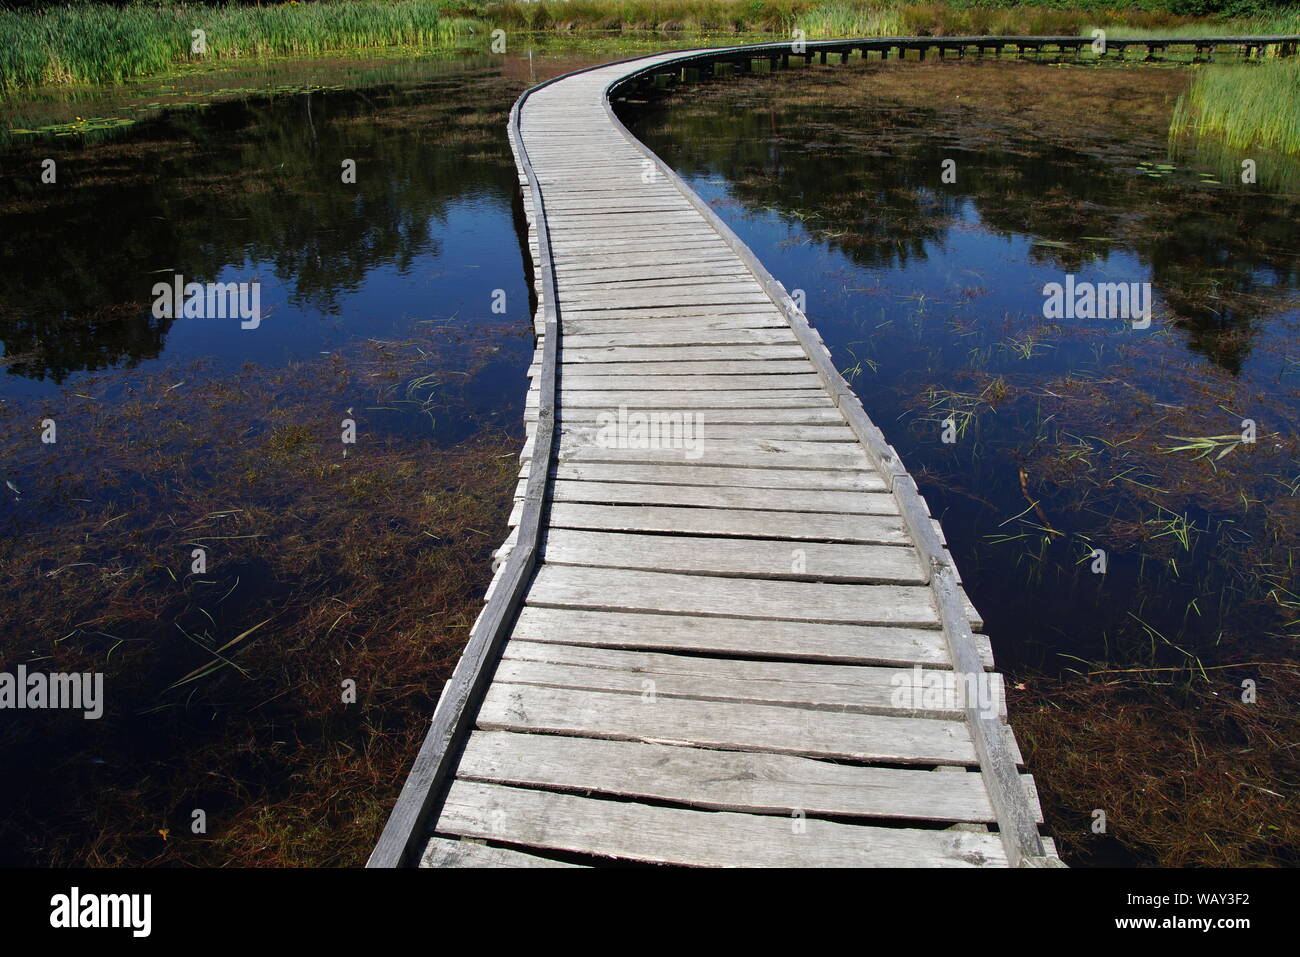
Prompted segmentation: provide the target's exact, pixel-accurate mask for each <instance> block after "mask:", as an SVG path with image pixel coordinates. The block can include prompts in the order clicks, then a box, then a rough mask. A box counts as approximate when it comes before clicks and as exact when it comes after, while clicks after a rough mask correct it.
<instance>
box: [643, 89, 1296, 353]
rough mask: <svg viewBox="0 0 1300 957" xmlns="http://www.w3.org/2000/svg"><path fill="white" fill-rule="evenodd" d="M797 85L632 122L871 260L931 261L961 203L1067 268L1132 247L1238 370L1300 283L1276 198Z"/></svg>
mask: <svg viewBox="0 0 1300 957" xmlns="http://www.w3.org/2000/svg"><path fill="white" fill-rule="evenodd" d="M788 81H789V83H790V85H789V86H788V87H787V88H786V91H787V92H788V93H789V94H790V95H791V96H792V97H794V96H804V100H803V101H801V102H799V103H797V105H796V104H793V103H792V105H790V106H783V105H782V104H781V99H780V98H781V96H782V93H783V91H782V88H781V86H780V84H776V83H774V84H769V85H764V87H763V88H762V91H761V92H760V93H758V94H757V95H756V96H755V95H754V94H749V95H748V96H747V95H746V93H745V92H742V91H741V90H738V89H737V88H735V87H732V88H731V89H730V91H728V93H729V95H720V99H721V101H722V102H725V103H738V104H739V105H740V108H738V109H730V110H720V109H719V99H713V98H705V97H697V98H695V99H692V96H691V94H688V95H687V96H686V97H685V98H681V99H678V100H675V101H674V103H673V105H672V106H671V108H669V109H664V108H662V107H659V106H651V107H648V108H646V109H645V111H644V112H643V113H642V114H640V115H639V116H638V117H637V118H636V129H637V131H638V133H639V134H642V135H643V136H644V138H645V139H646V141H647V143H648V144H649V145H650V146H651V147H652V148H653V149H654V150H655V151H656V152H658V153H659V154H660V155H661V156H664V157H665V159H667V160H668V161H669V162H670V163H672V164H673V165H674V166H675V168H677V169H678V170H679V171H680V172H682V173H683V174H685V175H690V176H699V177H702V178H707V177H709V176H716V175H719V174H720V175H722V176H724V177H725V178H726V179H727V180H728V189H729V191H730V193H731V194H732V195H733V196H734V197H735V198H736V199H737V200H739V201H740V202H741V203H743V204H744V205H745V206H747V207H750V208H759V207H769V208H772V209H774V210H776V211H777V212H778V214H779V215H781V216H782V217H783V218H784V219H786V220H787V221H789V222H793V221H795V220H799V221H801V222H802V223H803V225H804V227H805V228H806V229H807V230H808V232H809V233H810V234H812V235H813V236H815V237H816V238H818V239H820V240H822V241H825V242H827V243H829V244H830V245H832V246H834V247H835V248H837V249H839V250H840V251H841V252H842V253H843V254H844V255H845V256H846V257H848V258H849V259H850V260H852V261H853V262H855V263H857V264H858V265H860V266H863V267H866V268H888V267H891V266H903V265H906V264H907V263H908V262H909V261H911V260H914V259H923V258H925V255H926V248H927V246H929V245H930V244H931V243H935V242H942V241H944V240H945V239H946V237H947V235H948V233H949V231H950V230H951V229H952V228H953V226H954V225H955V224H956V223H957V222H958V220H959V219H960V217H961V208H962V206H963V205H964V204H966V203H969V204H971V206H972V207H973V208H974V209H975V210H976V211H977V212H978V214H979V218H980V220H981V222H982V224H983V226H984V228H986V229H989V230H991V231H992V232H994V233H995V234H999V235H1004V236H1010V235H1012V234H1019V235H1030V236H1034V237H1037V238H1039V239H1043V240H1047V241H1049V242H1052V243H1061V244H1064V245H1061V246H1044V245H1037V246H1034V247H1033V248H1032V250H1031V252H1030V256H1031V257H1032V258H1033V259H1034V260H1036V261H1039V262H1045V263H1051V264H1053V265H1054V266H1055V267H1056V268H1058V269H1060V270H1061V271H1062V272H1072V273H1077V272H1079V270H1080V269H1081V268H1082V267H1084V266H1087V265H1089V264H1091V263H1097V262H1103V261H1105V260H1106V259H1107V257H1108V250H1109V249H1110V248H1112V246H1113V245H1115V244H1122V245H1123V246H1124V247H1127V248H1129V249H1132V250H1133V252H1134V254H1135V255H1136V256H1137V258H1138V259H1139V261H1141V262H1142V263H1144V264H1145V265H1146V266H1147V267H1148V268H1149V269H1150V273H1151V282H1152V285H1153V288H1154V289H1155V291H1156V295H1157V297H1158V298H1161V299H1163V300H1164V302H1165V303H1166V304H1167V305H1168V306H1169V307H1170V308H1171V309H1172V310H1173V312H1174V321H1175V322H1176V324H1177V325H1178V326H1179V327H1180V328H1182V329H1183V330H1184V332H1185V333H1186V335H1187V341H1188V346H1189V348H1191V349H1193V350H1195V351H1197V352H1199V353H1202V354H1203V355H1205V356H1206V357H1207V358H1208V359H1209V360H1210V361H1212V362H1214V363H1216V364H1217V365H1220V366H1221V367H1223V368H1225V369H1227V370H1229V371H1234V372H1235V371H1236V370H1237V369H1239V368H1240V365H1241V362H1242V361H1243V360H1244V358H1245V356H1246V355H1247V354H1248V353H1249V351H1250V347H1251V341H1252V339H1253V338H1254V337H1255V336H1256V335H1257V334H1258V331H1259V330H1258V328H1257V323H1258V321H1259V320H1261V319H1263V318H1266V317H1268V316H1269V315H1271V314H1273V313H1275V312H1276V311H1277V310H1278V309H1279V308H1281V307H1282V306H1283V303H1284V300H1285V298H1286V297H1287V295H1288V294H1289V290H1290V289H1294V288H1295V286H1296V285H1297V284H1298V283H1300V265H1297V262H1296V260H1295V258H1294V255H1293V254H1292V253H1289V252H1288V250H1291V249H1293V248H1294V243H1295V238H1294V232H1295V226H1294V223H1295V212H1296V209H1295V204H1294V203H1292V204H1291V205H1290V206H1289V208H1288V206H1287V205H1286V204H1285V203H1284V202H1283V203H1279V197H1277V196H1262V195H1259V194H1257V193H1252V194H1244V195H1243V194H1242V193H1241V192H1240V191H1238V190H1234V189H1221V190H1214V191H1193V190H1191V189H1187V190H1185V191H1184V190H1175V189H1174V188H1173V187H1171V186H1170V185H1169V184H1168V182H1167V181H1165V182H1159V181H1154V180H1152V179H1150V178H1147V177H1142V176H1126V175H1122V174H1119V173H1117V171H1116V168H1115V163H1114V161H1111V160H1108V159H1106V158H1104V157H1101V156H1094V155H1090V154H1087V153H1082V152H1079V151H1078V150H1076V149H1073V148H1069V147H1067V146H1063V145H1057V144H1054V143H1051V142H1048V141H1046V140H1038V139H1034V140H1023V141H1016V142H1008V143H1005V144H1003V146H1002V148H1000V149H997V150H989V149H982V150H979V151H974V150H970V149H968V148H967V147H965V146H963V145H962V142H961V135H960V131H954V130H949V129H946V128H945V124H946V123H947V122H948V121H947V120H946V118H945V116H944V115H943V114H941V113H940V112H939V111H938V110H911V109H907V110H904V109H898V108H889V107H883V106H876V107H872V108H866V107H856V106H854V107H845V106H839V105H833V104H819V105H817V106H812V107H810V106H808V105H807V103H806V91H804V90H802V89H800V83H799V80H798V78H797V77H794V76H792V77H789V78H788ZM751 97H752V99H751ZM758 97H761V98H762V99H761V100H759V99H758ZM768 98H770V100H769V99H768ZM760 103H761V106H759V108H754V107H755V106H756V105H758V104H760ZM773 103H775V109H772V104H773ZM950 158H953V159H956V160H957V166H958V175H957V182H956V183H955V184H949V185H944V184H941V182H940V179H939V172H940V169H941V164H942V162H943V161H944V160H945V159H950ZM1085 237H1090V238H1085ZM1104 240H1112V241H1114V243H1112V242H1106V241H1104ZM1116 278H1117V280H1118V279H1119V278H1121V277H1116ZM1123 278H1124V281H1136V280H1137V279H1139V277H1137V276H1133V277H1123Z"/></svg>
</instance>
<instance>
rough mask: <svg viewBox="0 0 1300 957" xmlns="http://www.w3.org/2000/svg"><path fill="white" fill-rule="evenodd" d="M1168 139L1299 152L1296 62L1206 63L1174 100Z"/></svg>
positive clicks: (1299, 100)
mask: <svg viewBox="0 0 1300 957" xmlns="http://www.w3.org/2000/svg"><path fill="white" fill-rule="evenodd" d="M1169 132H1170V135H1171V136H1172V137H1175V138H1183V137H1197V138H1203V139H1212V140H1218V141H1220V142H1221V143H1223V144H1224V145H1226V146H1228V147H1230V148H1235V149H1266V150H1277V151H1279V152H1282V153H1300V60H1296V59H1285V60H1283V59H1277V60H1267V61H1265V62H1263V63H1242V64H1236V65H1231V66H1209V67H1205V68H1203V69H1200V70H1198V71H1197V73H1196V76H1195V77H1194V78H1193V80H1192V83H1191V86H1190V87H1189V89H1188V91H1187V92H1186V93H1185V94H1184V95H1183V96H1181V97H1179V98H1178V103H1177V105H1176V106H1175V108H1174V113H1173V117H1172V119H1171V120H1170V125H1169Z"/></svg>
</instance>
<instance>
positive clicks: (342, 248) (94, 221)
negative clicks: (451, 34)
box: [0, 77, 515, 381]
mask: <svg viewBox="0 0 1300 957" xmlns="http://www.w3.org/2000/svg"><path fill="white" fill-rule="evenodd" d="M452 91H454V92H455V95H454V96H452V95H451V93H452ZM508 105H509V99H508V94H505V95H503V92H502V90H501V88H500V87H499V85H498V84H496V83H493V82H490V81H489V82H487V83H478V82H473V83H467V82H466V81H465V78H464V77H455V78H444V79H439V80H435V81H432V82H426V83H425V84H423V85H421V86H419V87H416V88H407V89H403V90H397V89H395V88H392V87H386V88H379V89H372V90H367V91H365V93H364V94H357V93H352V92H347V93H330V94H321V93H315V94H303V95H298V96H289V97H280V98H275V99H269V100H268V99H258V100H250V101H231V102H226V103H219V104H215V105H213V106H210V107H208V108H206V109H203V110H177V111H173V112H171V113H169V114H166V115H164V116H161V117H158V118H156V119H153V120H149V121H146V122H142V123H140V124H138V125H137V126H135V127H133V128H131V129H130V130H129V131H128V132H127V133H126V135H123V136H121V137H119V138H118V139H116V140H114V141H113V142H111V143H109V144H106V145H101V146H97V147H94V148H87V149H85V150H82V151H80V152H78V153H64V154H62V158H61V159H60V160H59V178H60V185H59V186H58V187H57V190H56V188H55V187H50V186H43V185H41V184H39V183H37V182H35V177H21V178H18V177H13V176H7V177H5V178H4V179H3V180H0V212H2V213H3V218H4V229H3V235H4V247H5V249H4V273H3V277H2V278H0V340H3V342H4V344H5V352H6V355H7V356H9V357H11V361H10V362H9V364H8V370H9V371H10V372H11V373H14V374H19V375H24V376H30V377H34V378H45V377H47V376H48V377H50V378H53V379H55V380H56V381H59V380H62V379H63V378H64V377H65V376H67V375H68V374H70V373H72V372H76V371H79V370H84V369H98V368H104V367H107V366H111V365H114V364H117V363H119V362H127V363H135V362H138V361H140V360H142V359H146V358H151V357H154V356H156V355H158V353H159V352H160V350H161V348H162V344H163V340H164V338H165V336H166V334H167V331H168V326H169V324H168V323H167V322H166V321H162V322H159V321H158V320H155V319H153V318H152V316H151V315H150V305H151V303H152V296H151V289H152V286H153V283H154V282H155V281H157V280H158V279H159V278H160V276H166V275H170V273H171V272H173V271H175V272H180V273H182V274H183V275H184V276H185V277H186V279H187V280H189V279H194V280H197V281H206V280H210V279H213V278H215V277H216V276H217V274H218V273H219V272H220V271H221V270H222V269H223V267H225V266H227V265H231V264H233V265H236V266H240V265H243V264H246V263H248V262H249V261H253V260H256V261H260V262H267V263H271V264H273V268H274V271H275V274H276V276H277V277H278V278H279V279H280V280H281V281H282V282H283V283H284V285H285V286H286V287H287V288H288V289H290V290H291V293H290V295H291V299H292V301H293V302H294V303H295V304H296V305H302V306H309V307H313V308H316V309H320V310H322V311H325V312H331V313H336V312H337V311H338V309H339V300H340V296H341V295H342V294H344V293H345V292H346V291H347V290H350V289H354V288H356V287H357V286H359V285H360V284H361V282H362V281H363V279H364V278H365V276H366V274H367V273H368V272H370V271H371V270H372V269H374V268H375V267H376V266H377V265H380V264H392V265H393V266H395V267H396V268H397V269H398V270H401V271H405V270H407V269H409V268H410V266H411V263H412V262H413V261H414V260H415V258H416V257H418V256H420V255H422V254H425V253H428V252H430V251H436V249H437V240H436V239H435V234H434V230H433V229H432V228H431V224H432V221H433V220H435V219H439V218H442V217H444V216H445V214H446V209H447V206H448V204H449V203H450V202H451V201H453V200H455V199H457V198H458V197H462V196H464V195H465V194H467V193H487V194H489V195H491V196H493V197H495V198H497V199H499V200H500V201H503V202H509V201H510V200H511V197H512V196H513V193H514V190H515V178H514V177H515V174H514V165H513V162H512V161H511V159H510V152H509V146H508V144H507V142H506V139H505V135H504V121H505V115H504V111H505V109H506V108H508ZM28 149H29V155H23V154H21V153H17V152H16V151H14V152H15V155H13V156H12V157H10V158H7V159H8V161H7V162H6V168H7V169H24V168H32V169H39V162H40V159H39V158H40V157H41V156H43V155H45V152H42V149H43V150H44V151H46V152H48V149H49V147H48V146H45V147H35V148H28ZM469 153H472V154H473V158H472V159H468V158H467V154H469ZM59 155H60V154H56V157H58V156H59ZM344 159H354V160H356V162H357V182H356V184H355V185H344V184H343V183H342V181H341V172H342V168H341V163H342V161H343V160H344Z"/></svg>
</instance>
